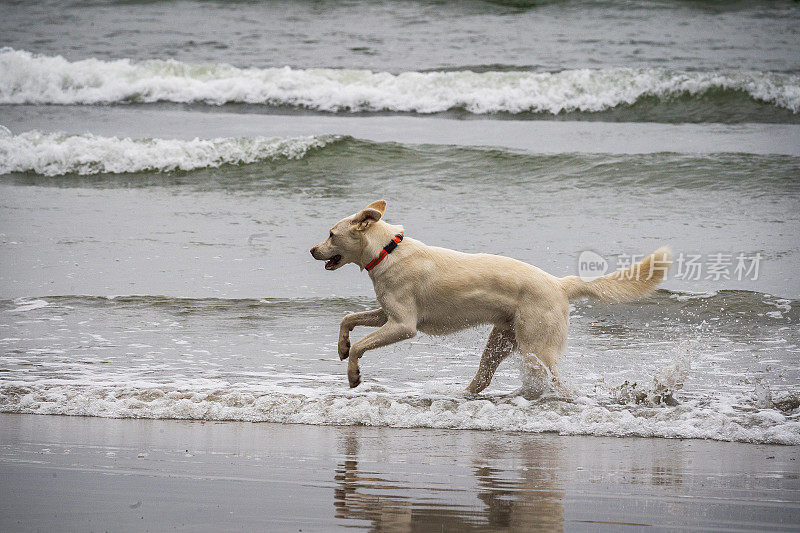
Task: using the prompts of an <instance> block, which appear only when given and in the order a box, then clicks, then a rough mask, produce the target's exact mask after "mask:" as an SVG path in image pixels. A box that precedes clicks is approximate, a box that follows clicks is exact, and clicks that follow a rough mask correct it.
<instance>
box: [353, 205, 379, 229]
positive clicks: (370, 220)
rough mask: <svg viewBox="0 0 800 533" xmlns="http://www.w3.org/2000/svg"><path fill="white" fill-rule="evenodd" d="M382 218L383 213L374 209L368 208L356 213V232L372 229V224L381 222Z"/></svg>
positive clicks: (354, 221)
mask: <svg viewBox="0 0 800 533" xmlns="http://www.w3.org/2000/svg"><path fill="white" fill-rule="evenodd" d="M382 216H383V213H382V212H381V211H378V210H377V209H374V208H372V207H367V208H364V209H363V210H361V211H360V212H358V213H356V216H355V217H353V225H354V226H355V229H356V230H358V231H362V230H365V229H367V228H368V227H370V225H371V224H374V223H375V222H377V221H379V220H380V219H381V217H382Z"/></svg>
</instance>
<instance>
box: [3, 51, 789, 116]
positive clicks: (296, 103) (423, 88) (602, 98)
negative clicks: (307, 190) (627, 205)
mask: <svg viewBox="0 0 800 533" xmlns="http://www.w3.org/2000/svg"><path fill="white" fill-rule="evenodd" d="M739 94H741V95H745V96H746V98H747V99H749V100H751V101H754V102H762V103H766V104H769V105H770V106H774V107H777V108H782V109H785V110H789V111H791V112H792V113H795V114H796V113H797V112H798V111H800V76H798V75H796V74H779V73H764V72H755V71H730V72H678V71H669V70H664V69H632V68H608V69H597V70H592V69H580V70H565V71H562V72H530V71H511V72H497V71H489V72H473V71H448V72H443V71H433V72H402V73H399V74H393V73H389V72H372V71H368V70H348V69H322V68H320V69H294V68H290V67H283V68H237V67H234V66H231V65H227V64H188V63H182V62H179V61H175V60H150V61H142V62H135V61H132V60H129V59H120V60H116V61H102V60H99V59H85V60H81V61H73V62H71V61H68V60H66V59H64V58H63V57H61V56H40V55H34V54H32V53H30V52H27V51H22V50H13V49H11V48H3V49H2V50H0V103H2V104H112V103H151V102H177V103H204V104H212V105H223V104H229V103H247V104H260V105H268V106H293V107H298V108H306V109H311V110H317V111H326V112H376V111H384V112H414V113H439V112H444V111H448V110H453V109H463V110H466V111H467V112H469V113H473V114H486V113H511V114H520V113H535V114H552V115H557V114H562V113H570V112H580V113H597V112H601V111H605V110H610V109H613V108H617V107H620V106H631V105H634V104H637V103H639V102H643V101H647V100H648V99H656V100H658V101H662V100H673V99H676V98H682V97H686V96H687V95H688V96H689V97H691V98H695V99H697V98H711V99H721V100H723V101H727V100H730V99H731V97H735V96H736V95H739ZM734 100H735V98H734ZM734 103H736V104H738V102H733V103H731V105H733V104H734Z"/></svg>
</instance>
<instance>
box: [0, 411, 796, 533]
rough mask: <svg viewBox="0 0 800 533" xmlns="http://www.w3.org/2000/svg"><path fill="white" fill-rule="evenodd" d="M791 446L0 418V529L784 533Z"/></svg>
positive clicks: (790, 513)
mask: <svg viewBox="0 0 800 533" xmlns="http://www.w3.org/2000/svg"><path fill="white" fill-rule="evenodd" d="M798 456H800V449H798V448H797V447H788V446H762V445H750V444H737V443H727V442H715V441H700V440H669V439H619V438H599V437H574V436H572V437H565V436H558V435H554V434H519V433H497V432H480V431H443V430H433V429H393V428H371V427H332V426H305V425H281V424H266V423H260V424H254V423H239V422H200V421H176V420H131V419H124V420H117V419H101V418H83V417H64V416H40V415H11V414H2V415H0V477H2V479H3V483H2V485H0V530H2V531H34V530H44V531H54V530H59V531H145V530H149V531H167V530H192V531H198V530H213V531H229V530H250V531H253V530H263V531H300V530H302V531H331V530H337V529H345V528H348V529H353V528H356V529H371V530H381V531H406V530H426V531H427V530H435V531H453V530H459V531H473V530H480V531H491V530H517V531H531V530H546V531H558V530H562V529H563V530H570V531H573V530H595V529H598V528H610V529H613V530H618V529H626V528H627V527H626V526H655V527H657V528H659V529H672V528H687V529H692V530H697V529H721V530H727V531H732V530H770V531H782V530H796V529H797V527H798V526H797V525H798V524H799V523H800V481H798V479H799V478H800V475H799V471H800V461H799V460H798Z"/></svg>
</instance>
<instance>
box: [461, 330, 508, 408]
mask: <svg viewBox="0 0 800 533" xmlns="http://www.w3.org/2000/svg"><path fill="white" fill-rule="evenodd" d="M514 344H515V343H514V331H513V330H512V329H511V328H509V327H507V326H506V327H501V326H495V327H494V329H492V332H491V333H490V334H489V340H488V341H487V342H486V348H484V350H483V355H482V356H481V362H480V364H479V365H478V372H477V373H476V374H475V377H474V378H472V383H470V384H469V386H468V387H467V389H466V390H467V392H471V393H473V394H476V393H478V392H481V391H482V390H483V389H485V388H486V387H488V386H489V383H491V382H492V376H494V372H495V370H497V367H498V366H499V365H500V363H501V362H502V361H503V359H505V358H506V357H508V355H509V354H510V353H511V352H512V351H513V350H514Z"/></svg>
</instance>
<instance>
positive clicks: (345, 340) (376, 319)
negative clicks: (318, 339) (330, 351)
mask: <svg viewBox="0 0 800 533" xmlns="http://www.w3.org/2000/svg"><path fill="white" fill-rule="evenodd" d="M384 324H386V313H384V312H383V309H373V310H372V311H362V312H360V313H352V314H349V315H347V316H346V317H344V318H343V319H342V324H341V326H340V327H339V359H341V360H342V361H344V360H345V359H347V356H348V355H350V332H351V331H353V328H355V327H356V326H370V327H374V328H377V327H380V326H382V325H384Z"/></svg>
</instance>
